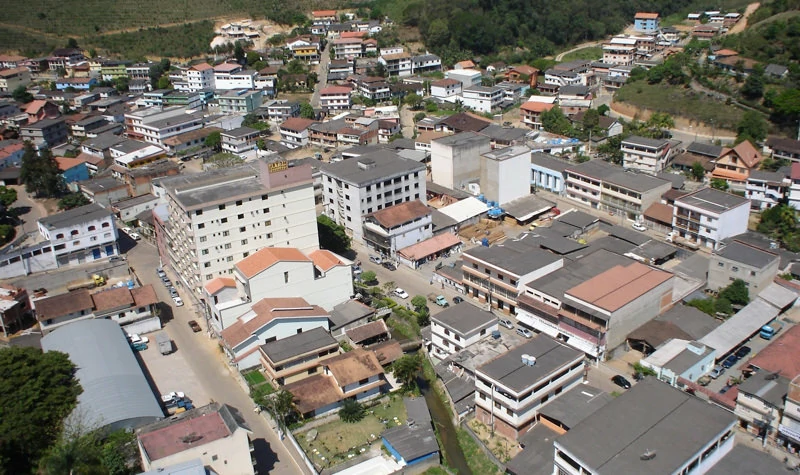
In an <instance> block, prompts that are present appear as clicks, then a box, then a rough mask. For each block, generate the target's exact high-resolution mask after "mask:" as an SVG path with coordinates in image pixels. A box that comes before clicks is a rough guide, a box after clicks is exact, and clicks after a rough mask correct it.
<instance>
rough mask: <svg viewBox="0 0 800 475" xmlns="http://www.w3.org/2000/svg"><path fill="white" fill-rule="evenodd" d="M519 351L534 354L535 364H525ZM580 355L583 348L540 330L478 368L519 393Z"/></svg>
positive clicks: (578, 358) (522, 353)
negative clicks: (574, 346)
mask: <svg viewBox="0 0 800 475" xmlns="http://www.w3.org/2000/svg"><path fill="white" fill-rule="evenodd" d="M522 355H530V356H533V357H535V358H536V364H534V365H533V366H528V365H526V364H524V363H523V362H522ZM580 359H583V352H581V351H578V350H576V349H574V348H570V347H568V346H566V345H564V344H562V343H560V342H558V341H556V340H554V339H553V338H550V337H549V336H547V335H544V334H539V335H538V336H537V337H536V338H534V339H532V340H530V341H528V342H527V343H524V344H522V345H520V346H517V347H516V348H513V349H512V350H511V351H509V352H508V353H506V354H504V355H502V356H500V357H498V358H495V359H494V360H492V361H489V362H488V363H486V364H485V365H483V366H481V367H479V368H478V369H477V371H479V372H480V373H482V374H484V375H486V376H488V377H490V378H492V379H493V380H495V381H497V382H499V383H500V384H502V385H503V386H505V387H507V388H508V389H511V390H512V391H515V392H517V393H521V392H523V391H525V390H526V389H528V388H530V387H532V386H535V385H536V384H537V383H539V382H540V381H542V380H543V379H544V378H546V377H547V376H549V375H550V374H552V373H553V372H555V371H557V370H559V369H560V368H563V367H564V366H567V365H570V364H571V363H572V362H574V361H576V360H580Z"/></svg>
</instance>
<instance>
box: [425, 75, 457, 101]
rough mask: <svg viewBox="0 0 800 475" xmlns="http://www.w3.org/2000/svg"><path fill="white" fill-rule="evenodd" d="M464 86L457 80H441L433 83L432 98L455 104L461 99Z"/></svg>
mask: <svg viewBox="0 0 800 475" xmlns="http://www.w3.org/2000/svg"><path fill="white" fill-rule="evenodd" d="M462 87H463V84H461V81H459V80H457V79H441V80H439V81H433V82H432V83H431V96H433V97H435V98H437V99H441V100H443V101H447V102H455V101H456V100H457V99H459V98H460V97H461V89H462Z"/></svg>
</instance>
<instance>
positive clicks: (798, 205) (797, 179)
mask: <svg viewBox="0 0 800 475" xmlns="http://www.w3.org/2000/svg"><path fill="white" fill-rule="evenodd" d="M789 179H790V180H791V181H792V183H791V184H790V185H789V206H791V207H792V208H794V209H800V163H792V171H791V173H790V174H789Z"/></svg>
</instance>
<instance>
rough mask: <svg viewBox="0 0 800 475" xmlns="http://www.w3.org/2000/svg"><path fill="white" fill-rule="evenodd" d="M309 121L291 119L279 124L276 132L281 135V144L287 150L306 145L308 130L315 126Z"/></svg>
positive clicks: (313, 122) (297, 118) (296, 118)
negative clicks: (287, 148)
mask: <svg viewBox="0 0 800 475" xmlns="http://www.w3.org/2000/svg"><path fill="white" fill-rule="evenodd" d="M315 123H316V121H313V120H311V119H301V118H299V117H292V118H289V119H287V120H286V121H284V122H283V123H281V125H280V126H279V128H278V130H279V132H280V134H281V143H282V144H283V145H286V146H287V147H289V148H298V147H304V146H306V145H308V128H309V127H310V126H311V125H312V124H315Z"/></svg>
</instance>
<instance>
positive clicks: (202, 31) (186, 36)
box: [81, 20, 214, 59]
mask: <svg viewBox="0 0 800 475" xmlns="http://www.w3.org/2000/svg"><path fill="white" fill-rule="evenodd" d="M213 38H214V22H212V21H210V20H206V21H199V22H196V23H187V24H185V25H179V26H170V27H163V28H162V27H156V28H147V29H145V30H139V31H131V32H126V33H113V34H109V35H100V36H92V37H90V38H88V39H86V40H82V41H81V45H82V46H94V47H96V48H98V49H100V50H102V51H103V52H104V53H106V54H111V55H118V56H120V57H123V58H131V59H144V58H146V57H164V58H193V57H196V56H201V55H203V54H205V53H206V52H208V48H209V44H211V40H212V39H213ZM84 43H85V45H84Z"/></svg>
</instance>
